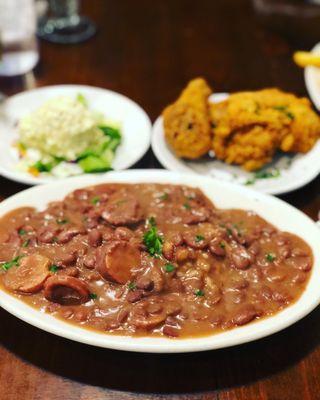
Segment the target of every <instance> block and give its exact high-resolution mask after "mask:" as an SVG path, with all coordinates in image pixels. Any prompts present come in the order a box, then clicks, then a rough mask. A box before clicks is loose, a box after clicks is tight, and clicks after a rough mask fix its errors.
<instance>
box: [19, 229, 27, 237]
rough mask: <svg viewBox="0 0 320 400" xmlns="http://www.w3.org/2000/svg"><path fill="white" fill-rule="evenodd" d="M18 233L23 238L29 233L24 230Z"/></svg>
mask: <svg viewBox="0 0 320 400" xmlns="http://www.w3.org/2000/svg"><path fill="white" fill-rule="evenodd" d="M18 233H19V235H20V236H23V235H25V234H26V233H27V231H26V230H24V229H19V230H18Z"/></svg>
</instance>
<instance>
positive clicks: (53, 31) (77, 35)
mask: <svg viewBox="0 0 320 400" xmlns="http://www.w3.org/2000/svg"><path fill="white" fill-rule="evenodd" d="M79 9H80V4H79V0H49V8H48V12H47V14H46V15H45V16H44V17H42V18H41V19H40V21H39V23H38V31H37V34H38V36H39V37H40V38H42V39H45V40H48V41H50V42H54V43H63V44H72V43H80V42H83V41H85V40H87V39H89V38H90V37H91V36H93V35H94V34H95V33H96V26H95V25H94V23H93V22H92V21H91V20H90V19H89V18H87V17H85V16H81V15H79Z"/></svg>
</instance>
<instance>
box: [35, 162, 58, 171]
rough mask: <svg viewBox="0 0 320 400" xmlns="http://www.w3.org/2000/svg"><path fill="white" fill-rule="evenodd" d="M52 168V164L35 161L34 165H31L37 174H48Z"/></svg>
mask: <svg viewBox="0 0 320 400" xmlns="http://www.w3.org/2000/svg"><path fill="white" fill-rule="evenodd" d="M53 167H54V164H53V163H43V162H42V161H37V162H36V163H35V164H33V168H35V169H36V170H37V171H39V172H50V171H51V170H52V168H53Z"/></svg>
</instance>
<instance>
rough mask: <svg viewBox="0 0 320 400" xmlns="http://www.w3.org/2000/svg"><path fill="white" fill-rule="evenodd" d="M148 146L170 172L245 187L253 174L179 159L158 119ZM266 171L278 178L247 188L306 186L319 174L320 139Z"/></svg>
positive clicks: (278, 190)
mask: <svg viewBox="0 0 320 400" xmlns="http://www.w3.org/2000/svg"><path fill="white" fill-rule="evenodd" d="M227 97H228V94H227V93H215V94H213V95H212V96H211V97H210V101H212V102H214V103H218V102H220V101H223V100H225V99H226V98H227ZM151 146H152V150H153V152H154V153H155V155H156V157H157V159H158V160H159V162H160V163H161V164H162V165H163V166H164V167H166V168H167V169H169V170H171V171H179V172H193V173H196V174H200V175H207V176H211V177H213V178H217V179H220V180H222V181H227V182H233V183H237V184H240V185H245V182H246V181H248V180H250V179H252V177H253V174H252V173H250V172H246V171H244V170H243V169H241V168H240V167H237V166H234V165H229V164H227V163H224V162H223V161H219V160H217V159H215V158H210V157H209V156H207V157H206V158H202V159H200V160H195V161H192V160H184V159H181V158H178V157H177V156H176V155H175V154H174V152H173V151H172V150H171V149H170V147H169V146H168V144H167V142H166V140H165V136H164V129H163V119H162V117H161V116H160V117H158V119H157V120H156V121H155V123H154V125H153V133H152V138H151ZM266 169H267V170H275V169H278V170H279V172H280V176H279V177H277V178H269V179H258V180H256V181H255V182H254V183H253V184H251V185H250V188H252V189H255V190H259V191H260V192H263V193H269V194H282V193H287V192H290V191H292V190H295V189H298V188H300V187H302V186H304V185H306V184H307V183H309V182H310V181H312V180H313V179H314V178H316V177H317V175H318V174H319V173H320V140H318V142H317V143H316V144H315V146H314V147H313V149H311V150H310V151H309V152H308V153H307V154H295V155H293V156H292V155H290V156H289V155H276V156H275V157H274V159H273V161H272V162H271V163H270V164H268V166H267V167H266Z"/></svg>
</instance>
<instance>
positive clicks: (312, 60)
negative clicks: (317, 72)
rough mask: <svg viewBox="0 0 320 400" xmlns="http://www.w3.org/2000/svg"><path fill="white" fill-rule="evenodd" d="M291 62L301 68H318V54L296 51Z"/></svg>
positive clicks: (319, 61) (319, 58) (319, 65)
mask: <svg viewBox="0 0 320 400" xmlns="http://www.w3.org/2000/svg"><path fill="white" fill-rule="evenodd" d="M293 60H294V62H295V63H296V64H297V65H299V67H302V68H305V67H309V66H313V67H319V68H320V54H314V53H311V52H309V51H296V52H295V53H294V54H293Z"/></svg>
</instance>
